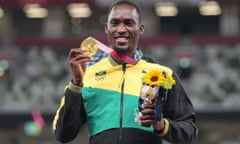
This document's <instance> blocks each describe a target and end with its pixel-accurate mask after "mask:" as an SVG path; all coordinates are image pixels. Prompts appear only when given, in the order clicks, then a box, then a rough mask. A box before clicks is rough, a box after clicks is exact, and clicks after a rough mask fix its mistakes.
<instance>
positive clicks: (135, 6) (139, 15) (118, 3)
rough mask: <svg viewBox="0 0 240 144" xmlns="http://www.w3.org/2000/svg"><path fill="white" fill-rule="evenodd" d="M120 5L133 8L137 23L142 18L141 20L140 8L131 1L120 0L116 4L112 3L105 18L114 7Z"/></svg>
mask: <svg viewBox="0 0 240 144" xmlns="http://www.w3.org/2000/svg"><path fill="white" fill-rule="evenodd" d="M121 4H128V5H131V6H133V7H134V8H135V9H136V11H137V13H138V17H139V21H141V19H142V18H141V9H140V6H139V5H138V4H137V3H134V2H133V1H130V0H120V1H117V2H115V3H113V4H112V5H111V6H110V7H109V9H108V13H107V17H108V16H109V14H110V12H111V10H112V8H113V7H115V6H116V5H121Z"/></svg>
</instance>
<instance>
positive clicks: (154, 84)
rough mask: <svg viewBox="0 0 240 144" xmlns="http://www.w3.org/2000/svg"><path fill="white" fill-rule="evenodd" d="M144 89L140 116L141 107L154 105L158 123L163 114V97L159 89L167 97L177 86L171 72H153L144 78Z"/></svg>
mask: <svg viewBox="0 0 240 144" xmlns="http://www.w3.org/2000/svg"><path fill="white" fill-rule="evenodd" d="M142 81H143V83H142V87H141V91H140V97H139V104H138V108H139V114H140V115H141V109H142V108H141V105H142V104H143V103H144V102H148V103H154V106H155V111H156V116H155V119H156V120H157V121H160V120H161V113H162V96H161V95H160V94H159V89H160V88H161V89H163V90H164V91H165V94H166V95H167V91H168V90H169V89H171V88H172V86H173V85H175V84H176V81H175V80H174V79H173V77H172V75H171V73H170V72H168V71H167V72H166V71H161V70H151V71H149V72H147V73H146V74H145V75H144V76H143V78H142Z"/></svg>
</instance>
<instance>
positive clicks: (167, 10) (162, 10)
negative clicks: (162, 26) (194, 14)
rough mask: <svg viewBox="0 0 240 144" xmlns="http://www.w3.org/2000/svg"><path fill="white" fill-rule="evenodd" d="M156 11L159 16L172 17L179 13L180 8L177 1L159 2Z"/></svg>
mask: <svg viewBox="0 0 240 144" xmlns="http://www.w3.org/2000/svg"><path fill="white" fill-rule="evenodd" d="M155 12H156V15H157V16H161V17H171V16H176V15H177V14H178V9H177V5H176V3H173V2H158V3H156V4H155Z"/></svg>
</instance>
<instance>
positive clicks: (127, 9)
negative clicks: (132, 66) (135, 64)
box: [105, 4, 144, 57]
mask: <svg viewBox="0 0 240 144" xmlns="http://www.w3.org/2000/svg"><path fill="white" fill-rule="evenodd" d="M140 22H141V21H140V15H139V10H137V9H136V8H135V7H133V6H131V5H128V4H122V5H118V6H115V7H113V8H112V9H111V11H110V13H109V15H108V20H107V23H106V25H105V33H106V34H107V35H108V39H109V41H110V44H111V47H112V48H113V49H114V50H115V51H117V52H118V53H124V54H126V55H128V56H130V57H133V56H134V54H135V52H136V49H137V46H138V40H139V35H141V34H143V32H144V26H143V25H142V24H141V23H140Z"/></svg>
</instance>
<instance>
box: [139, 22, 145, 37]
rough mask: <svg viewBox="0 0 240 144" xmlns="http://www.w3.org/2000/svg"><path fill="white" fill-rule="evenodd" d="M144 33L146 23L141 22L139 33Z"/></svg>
mask: <svg viewBox="0 0 240 144" xmlns="http://www.w3.org/2000/svg"><path fill="white" fill-rule="evenodd" d="M143 33H144V25H143V24H141V25H140V27H139V34H140V35H142V34H143Z"/></svg>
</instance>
